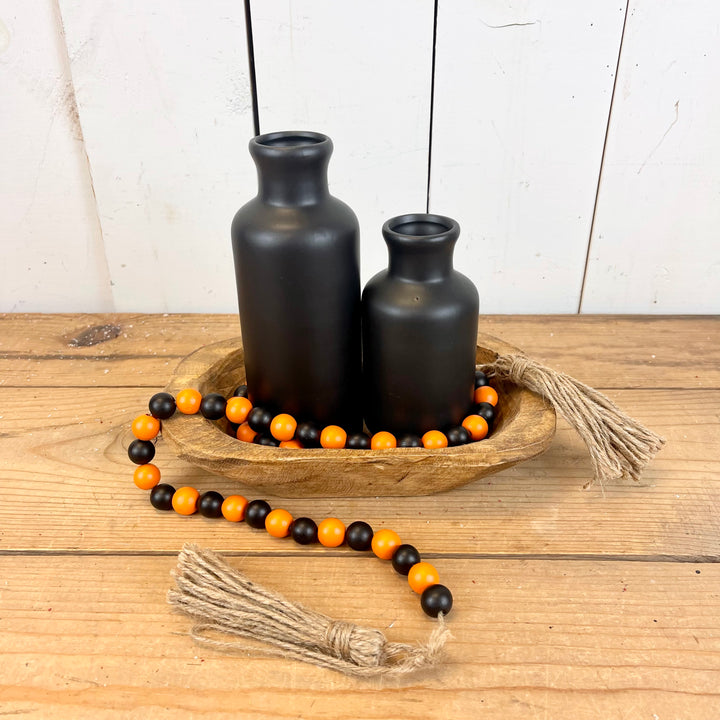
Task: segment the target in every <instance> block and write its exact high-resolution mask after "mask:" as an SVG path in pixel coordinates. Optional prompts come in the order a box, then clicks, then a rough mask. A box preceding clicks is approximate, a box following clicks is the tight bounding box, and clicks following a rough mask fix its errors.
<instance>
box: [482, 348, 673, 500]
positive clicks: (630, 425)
mask: <svg viewBox="0 0 720 720" xmlns="http://www.w3.org/2000/svg"><path fill="white" fill-rule="evenodd" d="M478 367H479V369H481V370H482V371H483V372H485V373H486V374H487V375H488V376H494V377H496V378H498V379H499V380H510V381H512V382H514V383H516V384H518V385H522V386H524V387H526V388H528V389H529V390H532V391H533V392H536V393H538V395H541V396H542V397H543V398H545V399H546V400H547V401H548V402H549V403H551V404H552V405H553V406H554V407H555V409H556V410H557V412H558V413H560V415H561V416H562V417H563V418H564V419H565V420H566V421H567V422H568V423H569V424H570V425H572V427H573V428H575V430H576V431H577V433H578V435H580V437H581V438H582V439H583V441H584V442H585V445H587V449H588V452H589V453H590V458H591V460H592V464H593V470H594V474H595V480H596V481H598V482H599V483H600V485H601V486H602V484H603V482H604V481H606V480H615V479H617V478H631V479H633V480H638V478H639V477H640V473H641V472H642V471H643V469H644V468H645V466H646V465H647V464H648V463H649V462H650V461H651V460H652V459H653V457H655V454H656V453H657V452H658V450H660V448H661V447H662V446H663V445H664V444H665V440H664V439H663V438H661V437H660V436H659V435H657V434H655V433H654V432H653V431H652V430H649V429H648V428H646V427H644V426H643V425H641V424H640V423H639V422H637V421H636V420H633V418H631V417H630V416H628V415H626V414H625V413H624V412H623V411H622V410H620V408H618V407H617V405H615V403H613V402H612V400H610V399H609V398H608V397H606V396H605V395H603V394H602V393H600V392H598V391H597V390H595V389H594V388H591V387H590V386H588V385H585V384H584V383H581V382H579V381H578V380H575V379H574V378H571V377H570V376H569V375H565V374H564V373H561V372H557V371H555V370H552V369H551V368H549V367H546V366H545V365H541V364H540V363H538V362H535V361H534V360H532V359H530V358H529V357H527V356H525V355H520V354H508V355H500V356H498V358H497V359H496V360H495V361H494V362H492V363H489V364H487V365H479V366H478ZM591 484H592V483H591V482H588V483H587V484H586V485H585V487H588V486H589V485H591Z"/></svg>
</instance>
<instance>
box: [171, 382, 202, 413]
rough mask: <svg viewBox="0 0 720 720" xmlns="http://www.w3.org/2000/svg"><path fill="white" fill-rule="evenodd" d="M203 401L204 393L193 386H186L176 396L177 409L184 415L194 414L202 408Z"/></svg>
mask: <svg viewBox="0 0 720 720" xmlns="http://www.w3.org/2000/svg"><path fill="white" fill-rule="evenodd" d="M201 402H202V395H201V394H200V393H199V392H198V391H197V390H193V389H192V388H185V389H184V390H181V391H180V392H179V393H178V394H177V396H176V397H175V404H176V405H177V409H178V410H179V411H180V412H181V413H183V414H184V415H194V414H195V413H196V412H197V411H198V410H200V403H201Z"/></svg>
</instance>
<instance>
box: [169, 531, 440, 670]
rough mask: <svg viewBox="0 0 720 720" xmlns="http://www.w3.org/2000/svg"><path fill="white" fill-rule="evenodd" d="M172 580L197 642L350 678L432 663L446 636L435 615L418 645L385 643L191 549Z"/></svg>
mask: <svg viewBox="0 0 720 720" xmlns="http://www.w3.org/2000/svg"><path fill="white" fill-rule="evenodd" d="M174 575H175V583H176V586H177V587H176V588H175V589H172V590H170V592H169V593H168V602H169V603H170V604H171V605H173V606H174V607H175V608H177V609H178V610H181V611H182V612H184V613H186V614H188V615H190V616H192V617H193V618H195V619H196V621H197V623H196V625H195V626H194V627H193V628H192V631H191V635H192V637H193V638H194V639H195V641H196V642H198V643H200V644H202V645H206V646H208V647H213V648H215V649H218V650H221V651H225V652H236V653H243V654H251V655H255V656H265V657H282V658H291V659H294V660H302V661H304V662H308V663H312V664H313V665H317V666H319V667H324V668H328V669H330V670H338V671H340V672H342V673H345V674H346V675H353V676H356V677H366V678H367V677H378V676H398V675H407V674H409V673H412V672H414V671H417V670H421V669H423V668H427V667H432V666H434V665H436V664H437V662H438V661H439V659H440V656H441V652H442V649H443V646H444V645H445V642H446V640H447V638H448V636H449V631H448V629H447V627H446V625H445V622H444V620H443V617H442V613H441V614H440V616H439V617H438V623H437V626H436V627H435V629H434V630H433V632H432V633H431V634H430V637H429V638H428V640H427V642H426V643H425V644H418V645H408V644H404V643H395V642H389V641H388V640H387V639H386V637H385V635H383V633H381V632H380V631H379V630H373V629H372V628H367V627H363V626H361V625H355V624H353V623H347V622H343V621H340V620H333V619H332V618H330V617H328V616H326V615H323V614H321V613H318V612H315V611H313V610H310V609H308V608H306V607H303V606H302V605H300V604H299V603H293V602H290V601H289V600H287V599H285V598H284V597H283V596H282V595H280V594H278V593H276V592H274V591H272V590H268V589H267V588H265V587H263V586H262V585H258V584H257V583H254V582H252V581H251V580H250V579H248V578H247V577H246V576H245V575H243V573H241V572H240V571H239V570H236V569H235V568H232V567H231V566H230V565H228V563H227V562H226V561H225V560H224V559H223V558H221V557H220V556H219V555H217V554H215V553H214V552H212V551H210V550H206V549H203V548H200V547H198V546H197V545H191V544H186V545H185V546H184V547H183V549H182V551H181V552H180V555H179V557H178V565H177V569H176V570H175V573H174ZM231 637H242V638H249V639H252V640H254V641H257V642H259V643H263V644H264V645H256V644H254V643H253V644H249V643H246V642H242V641H237V640H231V639H229V638H231Z"/></svg>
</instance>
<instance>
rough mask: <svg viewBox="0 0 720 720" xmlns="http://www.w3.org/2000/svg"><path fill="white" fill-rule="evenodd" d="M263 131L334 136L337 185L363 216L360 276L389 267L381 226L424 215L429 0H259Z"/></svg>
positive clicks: (256, 21)
mask: <svg viewBox="0 0 720 720" xmlns="http://www.w3.org/2000/svg"><path fill="white" fill-rule="evenodd" d="M252 13H253V36H254V39H255V60H256V68H257V85H258V99H259V105H260V129H261V131H262V132H271V131H274V130H291V129H292V130H295V129H301V130H303V129H310V130H317V131H319V132H324V133H326V134H327V135H329V136H330V137H331V138H332V140H333V143H334V146H335V150H334V153H333V158H332V160H331V161H330V170H329V175H330V186H331V192H332V193H333V194H334V195H336V196H337V197H339V198H340V199H342V200H344V201H345V202H347V203H348V204H349V205H350V206H351V207H352V208H353V210H355V212H356V214H357V215H358V218H359V220H360V228H361V243H362V277H363V281H365V280H367V279H368V278H369V277H371V276H372V275H374V274H375V273H376V272H377V271H378V270H380V269H382V268H383V267H385V266H386V265H387V249H386V246H385V243H384V242H383V240H382V235H381V232H380V230H381V227H382V224H383V223H384V222H385V220H387V219H388V218H390V217H392V216H393V215H398V214H401V213H408V212H424V211H425V206H426V201H427V163H428V134H429V127H430V86H431V78H432V73H431V70H432V37H433V2H432V0H392V2H388V0H362V1H361V0H353V1H352V2H348V1H346V2H337V1H335V0H304V1H303V2H295V3H293V2H287V0H253V2H252Z"/></svg>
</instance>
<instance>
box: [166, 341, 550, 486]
mask: <svg viewBox="0 0 720 720" xmlns="http://www.w3.org/2000/svg"><path fill="white" fill-rule="evenodd" d="M507 352H517V349H516V348H514V347H512V346H511V345H508V344H507V343H505V342H503V341H502V340H498V339H497V338H494V337H492V336H490V335H484V334H480V335H478V346H477V362H478V363H479V364H480V363H488V362H492V361H493V360H494V359H495V358H496V357H497V355H498V354H499V353H507ZM243 357H244V356H243V349H242V341H241V339H240V338H236V339H234V340H228V341H225V342H219V343H215V344H212V345H206V346H205V347H202V348H200V349H199V350H196V351H195V352H193V353H192V354H190V355H188V356H187V357H186V358H184V359H183V360H182V361H181V362H180V364H179V365H178V367H177V369H176V371H175V374H174V375H173V377H172V378H171V380H170V383H169V385H168V386H167V388H166V391H167V392H169V393H172V394H173V395H177V393H178V392H179V391H180V390H182V389H183V388H186V387H193V388H196V389H197V390H199V391H200V392H201V393H202V394H203V395H205V394H207V393H210V392H218V393H220V394H221V395H224V396H225V397H228V396H229V395H230V393H231V392H232V391H233V390H234V389H235V388H236V387H237V386H238V385H240V384H242V383H244V382H245V367H244V363H243ZM494 386H495V389H496V390H497V391H498V394H499V396H500V401H499V403H498V415H497V418H496V421H495V428H494V430H493V433H492V434H491V435H490V437H489V438H487V439H486V440H482V441H480V442H474V443H469V444H468V445H462V446H459V447H453V448H444V449H441V450H426V449H424V448H395V449H392V450H326V449H323V448H319V449H303V450H293V449H285V448H273V447H264V446H260V445H254V444H252V443H246V442H242V441H240V440H236V439H235V438H233V437H231V436H229V435H227V434H226V433H225V432H224V430H223V429H222V427H221V424H222V421H220V422H219V423H214V422H211V421H209V420H206V419H205V418H203V417H201V416H199V415H198V416H188V415H182V414H181V413H175V415H174V416H173V417H171V418H170V419H168V420H164V421H163V437H164V438H165V439H166V440H168V441H169V442H170V444H171V446H173V448H174V450H175V452H176V453H177V455H178V456H179V457H181V458H182V459H183V460H187V461H188V462H190V463H192V464H193V465H198V466H200V467H202V468H204V469H206V470H209V471H210V472H212V473H215V474H217V475H222V476H224V477H228V478H232V479H235V480H239V481H241V482H242V483H243V484H244V485H245V486H247V487H248V488H252V490H253V492H254V493H259V492H262V493H269V494H272V495H277V496H282V497H311V496H324V497H331V496H336V497H349V496H378V495H429V494H432V493H436V492H441V491H443V490H450V489H451V488H454V487H458V486H460V485H465V484H467V483H470V482H472V481H473V480H477V479H478V478H481V477H484V476H486V475H490V474H492V473H496V472H498V471H500V470H504V469H505V468H508V467H510V466H512V465H515V464H516V463H519V462H522V461H523V460H528V459H529V458H532V457H534V456H536V455H539V454H540V453H541V452H543V451H544V450H545V449H546V448H547V447H548V445H549V444H550V441H551V439H552V437H553V435H554V433H555V411H554V410H553V408H552V407H551V406H550V405H549V404H547V403H546V402H545V401H544V400H543V399H542V398H541V397H540V396H539V395H536V394H535V393H532V392H530V391H529V390H527V389H525V388H521V387H519V386H517V385H515V384H512V383H496V384H495V383H494Z"/></svg>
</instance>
